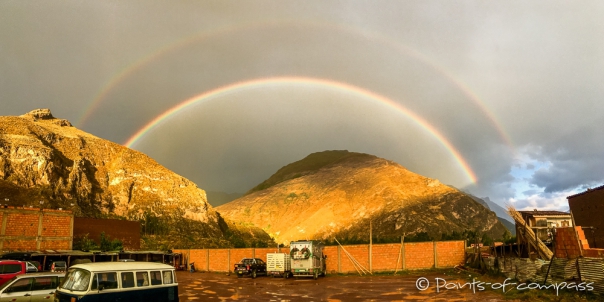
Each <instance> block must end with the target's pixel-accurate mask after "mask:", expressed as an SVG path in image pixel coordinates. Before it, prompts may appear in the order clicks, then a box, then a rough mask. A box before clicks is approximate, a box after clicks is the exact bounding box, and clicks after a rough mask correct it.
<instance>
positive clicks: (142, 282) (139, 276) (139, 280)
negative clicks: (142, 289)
mask: <svg viewBox="0 0 604 302" xmlns="http://www.w3.org/2000/svg"><path fill="white" fill-rule="evenodd" d="M136 286H149V273H147V272H136Z"/></svg>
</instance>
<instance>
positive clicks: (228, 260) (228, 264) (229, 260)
mask: <svg viewBox="0 0 604 302" xmlns="http://www.w3.org/2000/svg"><path fill="white" fill-rule="evenodd" d="M230 267H231V249H227V272H228V271H229V268H230Z"/></svg>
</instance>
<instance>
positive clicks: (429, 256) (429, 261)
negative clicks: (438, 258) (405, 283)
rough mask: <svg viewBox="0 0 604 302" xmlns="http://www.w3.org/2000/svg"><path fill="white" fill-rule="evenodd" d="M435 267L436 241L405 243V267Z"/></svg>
mask: <svg viewBox="0 0 604 302" xmlns="http://www.w3.org/2000/svg"><path fill="white" fill-rule="evenodd" d="M431 267H434V243H433V242H411V243H405V268H406V269H425V268H431Z"/></svg>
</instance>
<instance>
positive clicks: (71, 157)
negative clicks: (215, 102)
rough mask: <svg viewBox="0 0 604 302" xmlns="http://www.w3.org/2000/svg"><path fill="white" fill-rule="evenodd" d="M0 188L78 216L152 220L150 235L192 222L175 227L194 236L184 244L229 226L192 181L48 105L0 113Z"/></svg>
mask: <svg viewBox="0 0 604 302" xmlns="http://www.w3.org/2000/svg"><path fill="white" fill-rule="evenodd" d="M0 190H1V191H2V192H3V196H1V197H2V198H4V199H5V203H7V204H9V205H15V206H30V205H34V206H40V204H38V201H40V200H42V201H45V203H44V204H43V205H42V207H52V208H59V207H61V208H63V209H71V210H73V211H74V212H75V213H76V215H78V216H83V217H108V216H111V217H119V218H125V219H130V220H139V221H141V222H142V223H148V224H150V225H154V226H155V227H156V229H157V230H156V233H157V234H158V235H168V234H169V233H172V232H176V229H175V226H174V224H176V223H178V222H181V223H185V224H186V225H187V227H190V226H191V225H195V227H194V228H193V229H191V228H189V229H187V230H186V231H187V232H189V234H181V235H182V236H184V235H188V236H193V235H194V236H193V237H191V238H189V240H188V241H187V242H188V243H189V244H195V242H196V241H199V240H201V239H200V238H209V239H208V240H209V241H212V240H213V241H214V242H206V243H205V246H212V245H228V243H226V242H224V240H227V239H228V238H227V237H228V236H229V235H232V234H233V232H235V233H237V231H236V230H232V229H229V227H228V223H227V222H225V221H224V220H223V219H222V217H221V216H220V214H219V213H218V212H216V211H215V210H214V209H213V208H212V206H211V205H210V204H209V203H208V202H207V198H206V193H205V191H204V190H202V189H200V188H198V187H197V185H196V184H194V183H193V182H191V181H189V180H188V179H186V178H184V177H182V176H180V175H177V174H175V173H174V172H172V171H170V170H168V169H166V168H165V167H163V166H162V165H160V164H158V163H157V162H156V161H155V160H153V159H151V158H150V157H148V156H146V155H145V154H143V153H141V152H138V151H135V150H132V149H129V148H126V147H124V146H121V145H119V144H116V143H113V142H110V141H107V140H104V139H101V138H98V137H96V136H93V135H91V134H88V133H86V132H84V131H81V130H78V129H76V128H74V127H73V126H72V125H71V123H69V122H68V121H66V120H62V119H57V118H54V117H53V116H52V114H51V112H50V110H48V109H38V110H34V111H31V112H29V113H27V114H25V115H22V116H2V117H0ZM183 219H184V220H183ZM189 222H190V223H189ZM182 231H183V230H182V229H181V230H180V231H178V232H182ZM227 233H228V234H227ZM194 237H195V238H197V240H194ZM204 240H205V239H204ZM221 240H222V242H221ZM201 241H202V242H203V240H201ZM181 244H182V243H181ZM181 247H182V246H181Z"/></svg>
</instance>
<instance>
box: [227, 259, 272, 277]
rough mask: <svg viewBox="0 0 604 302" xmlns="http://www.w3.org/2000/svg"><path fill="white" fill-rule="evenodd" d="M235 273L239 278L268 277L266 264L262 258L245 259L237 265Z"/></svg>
mask: <svg viewBox="0 0 604 302" xmlns="http://www.w3.org/2000/svg"><path fill="white" fill-rule="evenodd" d="M234 272H235V274H237V277H238V278H241V277H243V276H251V277H252V278H256V276H258V275H266V262H264V260H262V259H260V258H243V259H242V260H241V261H239V263H237V264H235V270H234Z"/></svg>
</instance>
